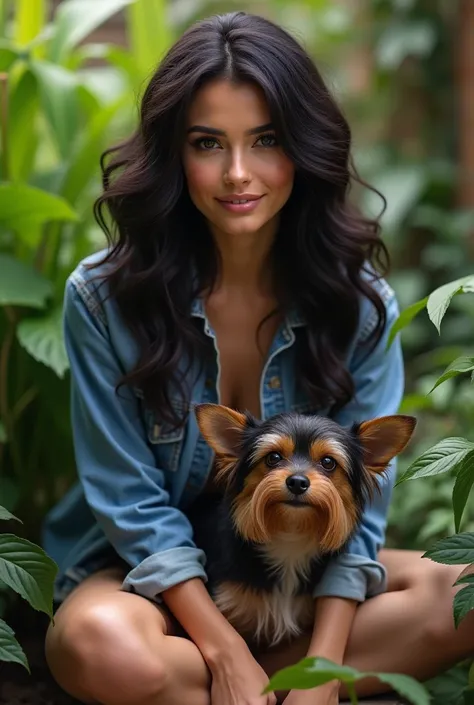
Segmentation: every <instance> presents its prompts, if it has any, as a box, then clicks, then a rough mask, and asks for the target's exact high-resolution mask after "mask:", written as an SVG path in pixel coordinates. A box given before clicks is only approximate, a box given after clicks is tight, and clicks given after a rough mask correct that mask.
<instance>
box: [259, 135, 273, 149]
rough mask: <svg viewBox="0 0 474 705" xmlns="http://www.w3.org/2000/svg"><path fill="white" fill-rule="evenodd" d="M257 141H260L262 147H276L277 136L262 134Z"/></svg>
mask: <svg viewBox="0 0 474 705" xmlns="http://www.w3.org/2000/svg"><path fill="white" fill-rule="evenodd" d="M257 142H260V144H261V146H262V147H275V146H276V144H277V138H276V136H275V135H271V134H269V135H262V136H261V137H259V138H258V140H257Z"/></svg>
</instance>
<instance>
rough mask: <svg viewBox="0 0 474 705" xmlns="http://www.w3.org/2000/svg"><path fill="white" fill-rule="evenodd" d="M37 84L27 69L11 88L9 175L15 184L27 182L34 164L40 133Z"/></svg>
mask: <svg viewBox="0 0 474 705" xmlns="http://www.w3.org/2000/svg"><path fill="white" fill-rule="evenodd" d="M38 110H39V98H38V84H37V81H36V77H35V76H33V74H32V73H31V71H30V70H26V71H24V72H23V74H22V75H21V77H20V79H19V80H18V82H17V83H16V84H14V86H13V87H12V90H11V94H10V108H9V113H10V114H9V122H8V155H9V160H8V161H9V176H10V178H11V179H12V180H13V181H26V180H27V179H28V177H29V176H30V173H31V170H32V168H33V165H34V161H35V156H36V148H37V145H38V134H37V130H36V121H37V115H38Z"/></svg>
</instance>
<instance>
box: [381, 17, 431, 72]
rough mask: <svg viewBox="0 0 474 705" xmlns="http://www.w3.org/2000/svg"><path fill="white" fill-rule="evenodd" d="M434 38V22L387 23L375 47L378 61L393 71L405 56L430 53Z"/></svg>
mask: <svg viewBox="0 0 474 705" xmlns="http://www.w3.org/2000/svg"><path fill="white" fill-rule="evenodd" d="M436 39H437V33H436V27H435V25H434V23H430V22H428V21H426V20H419V21H414V20H411V22H410V23H407V22H404V21H394V22H392V23H389V25H388V27H387V29H386V30H385V31H384V32H382V34H381V36H380V39H379V42H378V46H377V48H376V56H377V60H378V63H379V65H380V66H381V68H384V69H389V70H391V71H394V70H396V69H398V68H399V67H400V65H401V63H402V62H403V60H404V59H405V58H406V57H407V56H417V57H423V56H426V55H428V54H430V53H431V52H432V51H433V48H434V46H435V45H436Z"/></svg>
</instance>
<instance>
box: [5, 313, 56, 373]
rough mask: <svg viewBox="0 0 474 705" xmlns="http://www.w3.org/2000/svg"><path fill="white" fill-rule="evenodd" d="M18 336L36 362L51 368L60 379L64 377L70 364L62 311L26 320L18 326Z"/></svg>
mask: <svg viewBox="0 0 474 705" xmlns="http://www.w3.org/2000/svg"><path fill="white" fill-rule="evenodd" d="M17 336H18V340H19V342H20V344H21V345H22V346H23V347H24V348H25V350H27V351H28V352H29V354H30V355H31V356H32V357H34V358H35V360H38V361H39V362H42V363H43V364H44V365H47V366H48V367H51V369H52V370H54V372H55V373H56V374H57V375H58V377H64V373H65V372H66V370H67V369H68V367H69V362H68V358H67V354H66V348H65V346H64V338H63V327H62V309H57V310H56V311H54V312H53V313H52V314H50V315H48V316H43V317H41V318H26V319H24V320H23V321H21V323H20V324H19V325H18V328H17Z"/></svg>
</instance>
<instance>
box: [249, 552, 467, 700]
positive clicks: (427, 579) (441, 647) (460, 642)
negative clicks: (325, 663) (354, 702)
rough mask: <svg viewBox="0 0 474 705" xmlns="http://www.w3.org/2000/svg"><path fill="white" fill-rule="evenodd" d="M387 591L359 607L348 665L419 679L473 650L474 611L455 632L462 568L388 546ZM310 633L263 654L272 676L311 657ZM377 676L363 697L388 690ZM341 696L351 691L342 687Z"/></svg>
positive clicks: (384, 557) (384, 556) (363, 688)
mask: <svg viewBox="0 0 474 705" xmlns="http://www.w3.org/2000/svg"><path fill="white" fill-rule="evenodd" d="M380 561H381V562H382V563H383V564H384V565H385V566H386V568H387V571H388V589H387V592H386V593H384V594H382V595H378V596H377V597H374V598H372V599H370V600H367V601H366V602H365V603H363V604H362V605H360V607H358V609H357V613H356V617H355V620H354V626H353V629H352V632H351V637H350V639H349V642H348V646H347V651H346V656H345V663H346V664H347V665H349V666H353V667H354V668H357V669H359V670H361V671H378V672H386V673H387V672H388V673H390V672H391V673H405V674H407V675H410V676H413V677H415V678H417V679H418V680H420V681H423V680H426V679H428V678H431V677H433V676H434V675H436V674H437V673H440V672H441V671H443V670H445V669H447V668H449V667H450V666H452V665H453V664H455V663H458V662H459V661H461V660H462V659H464V658H466V657H468V656H469V655H470V654H473V653H474V612H471V613H470V614H469V615H468V616H467V617H466V619H465V620H464V621H463V622H461V624H460V626H459V628H458V629H457V630H456V629H455V627H454V621H453V599H454V595H455V593H456V591H457V590H459V589H460V588H459V587H457V588H453V587H452V586H453V583H454V582H455V580H456V579H457V577H458V576H459V574H460V572H461V571H462V569H463V566H446V565H440V564H437V563H433V562H432V561H430V560H429V559H427V558H424V559H422V557H421V553H418V552H416V551H397V550H384V551H381V553H380ZM308 643H309V637H308V636H306V637H302V638H301V639H298V640H296V641H295V642H294V643H293V644H292V645H291V646H290V647H287V648H286V649H283V648H279V649H278V650H273V651H271V652H269V653H266V654H262V655H260V656H259V657H258V660H259V662H260V663H261V665H262V666H263V668H264V669H265V670H266V672H267V673H268V674H269V675H271V674H272V673H274V672H275V671H277V670H279V669H280V668H284V667H285V666H288V665H290V664H292V663H295V662H297V661H299V660H300V659H301V658H303V657H304V656H306V649H307V647H308ZM388 689H389V688H388V686H387V685H385V684H383V683H380V682H379V681H376V680H370V681H369V680H367V681H364V682H361V683H360V684H359V685H358V688H357V691H358V694H359V695H361V696H367V695H375V694H379V693H382V692H386V691H387V690H388ZM341 694H342V695H343V696H344V697H346V695H347V693H346V691H345V690H344V689H343V688H342V689H341Z"/></svg>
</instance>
